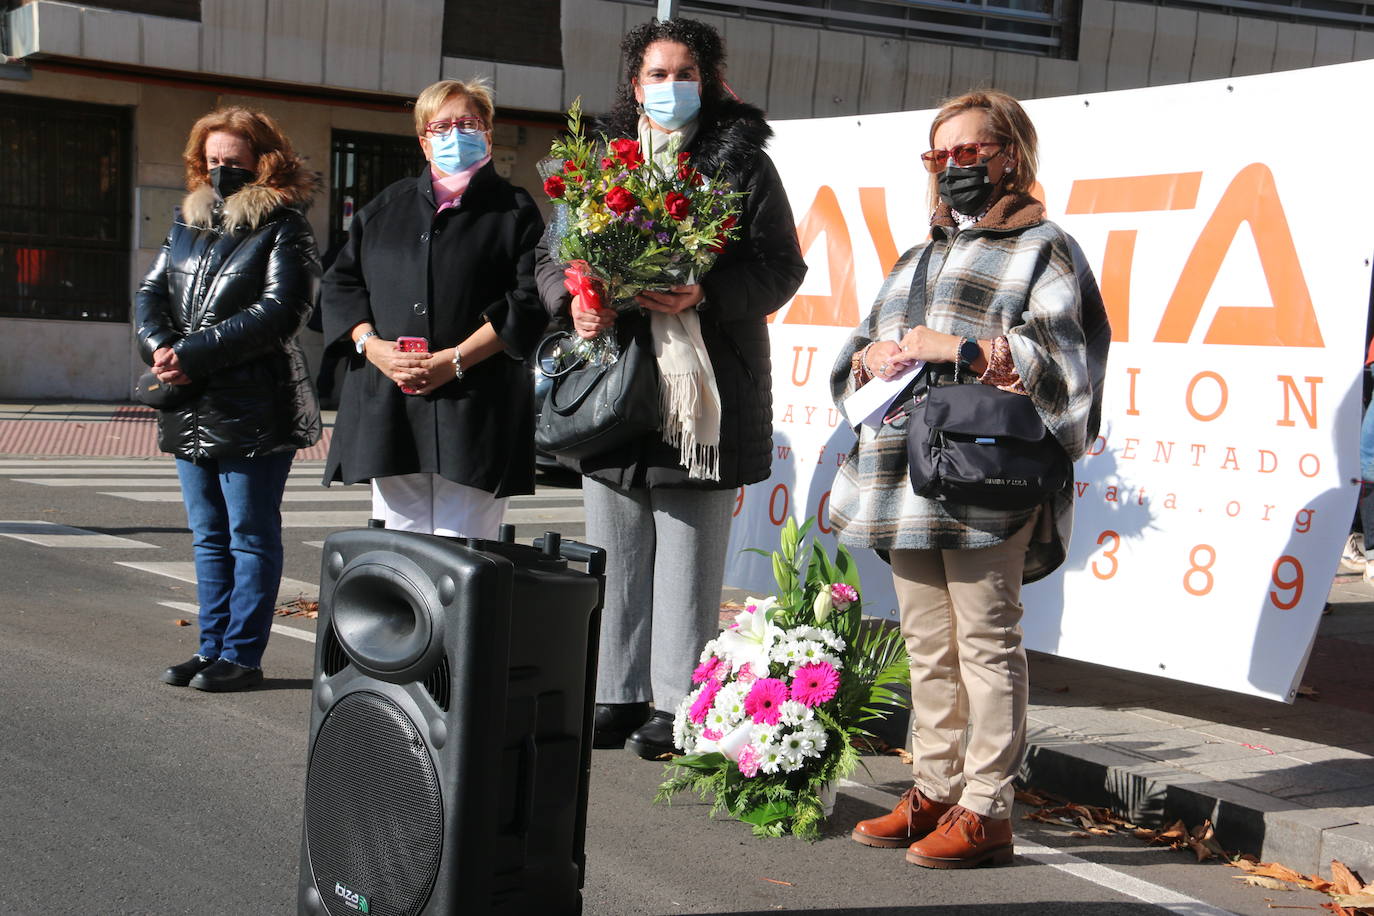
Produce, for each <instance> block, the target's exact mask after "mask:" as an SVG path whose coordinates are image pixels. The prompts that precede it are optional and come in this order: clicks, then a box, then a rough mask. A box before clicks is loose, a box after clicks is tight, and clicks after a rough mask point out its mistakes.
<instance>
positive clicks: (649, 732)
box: [625, 709, 677, 760]
mask: <svg viewBox="0 0 1374 916" xmlns="http://www.w3.org/2000/svg"><path fill="white" fill-rule="evenodd" d="M625 746H626V747H628V748H629V749H630V750H632V751H634V752H635V753H636V754H638V755H639V756H640V757H643V758H644V759H645V760H658V759H659V758H660V757H663V756H665V755H667V754H671V753H674V752H675V751H677V748H675V747H674V746H673V714H672V713H670V712H666V711H664V710H662V709H659V710H655V711H654V714H653V715H652V716H651V717H650V718H649V721H648V722H645V723H644V724H643V725H641V726H640V727H639V728H637V729H635V731H634V733H633V734H631V735H630V737H629V739H628V740H627V741H626V742H625Z"/></svg>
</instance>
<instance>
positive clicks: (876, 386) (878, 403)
mask: <svg viewBox="0 0 1374 916" xmlns="http://www.w3.org/2000/svg"><path fill="white" fill-rule="evenodd" d="M925 365H926V364H925V363H924V362H919V361H918V362H916V363H913V364H912V365H911V366H909V367H908V368H907V369H905V370H904V371H902V372H900V373H898V374H897V375H894V376H893V377H892V378H890V379H882V378H873V379H871V380H870V381H868V382H866V383H865V384H864V386H863V387H862V388H860V389H859V390H858V391H856V392H854V393H853V394H851V395H850V396H849V397H847V398H845V399H844V415H845V417H847V418H848V420H849V425H850V426H860V425H863V426H867V427H870V428H871V429H877V428H878V427H879V426H881V425H882V423H883V416H884V415H886V413H887V409H888V408H889V407H890V406H892V402H893V401H894V400H896V399H897V395H899V394H901V393H902V391H903V389H905V388H906V386H907V385H909V384H910V383H911V380H912V379H914V378H915V377H916V374H917V373H918V372H920V371H921V370H922V369H924V368H925Z"/></svg>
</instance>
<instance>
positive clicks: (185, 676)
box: [162, 655, 215, 687]
mask: <svg viewBox="0 0 1374 916" xmlns="http://www.w3.org/2000/svg"><path fill="white" fill-rule="evenodd" d="M214 662H215V660H214V659H213V658H206V657H205V656H203V655H192V656H191V657H190V658H188V659H186V661H184V662H182V663H181V664H180V665H173V666H172V667H170V668H168V669H167V670H166V671H164V672H162V683H164V684H171V685H172V686H173V687H185V686H186V685H187V684H189V683H191V678H193V677H195V676H196V675H197V674H200V673H201V672H202V671H204V670H205V669H206V668H209V667H210V666H211V665H212V664H214Z"/></svg>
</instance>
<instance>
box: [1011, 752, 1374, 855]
mask: <svg viewBox="0 0 1374 916" xmlns="http://www.w3.org/2000/svg"><path fill="white" fill-rule="evenodd" d="M1020 775H1021V780H1022V781H1023V782H1024V783H1025V784H1026V785H1029V786H1032V787H1034V788H1037V789H1043V790H1045V791H1048V792H1053V793H1054V794H1056V795H1060V796H1063V797H1065V798H1068V799H1070V800H1071V801H1073V802H1076V803H1079V804H1087V805H1096V806H1099V807H1105V808H1111V809H1112V810H1113V811H1115V812H1116V813H1117V814H1119V815H1121V816H1122V817H1125V818H1126V819H1128V820H1130V821H1133V822H1135V823H1138V824H1141V825H1142V826H1149V827H1163V826H1166V825H1167V824H1168V823H1172V822H1173V821H1175V820H1182V821H1183V823H1184V824H1186V825H1187V826H1188V827H1194V826H1196V825H1198V824H1200V823H1202V822H1203V821H1204V820H1210V821H1211V822H1212V826H1213V828H1214V829H1215V831H1216V838H1217V842H1218V843H1220V844H1221V845H1222V846H1223V847H1225V848H1226V849H1228V850H1232V851H1234V852H1240V853H1249V854H1251V855H1255V856H1259V858H1260V859H1261V861H1265V862H1280V863H1282V864H1284V865H1286V866H1288V867H1289V868H1292V869H1294V870H1295V871H1299V872H1302V873H1303V874H1309V875H1316V874H1320V875H1321V876H1323V877H1325V878H1330V877H1331V860H1332V859H1337V860H1339V861H1341V862H1343V863H1345V864H1346V865H1347V866H1349V867H1350V868H1351V869H1353V870H1355V871H1357V872H1360V873H1361V874H1363V875H1370V874H1374V827H1371V826H1369V825H1367V824H1360V823H1357V822H1355V821H1353V820H1351V819H1350V818H1348V817H1344V816H1342V815H1337V814H1334V813H1333V812H1331V811H1328V810H1325V809H1320V808H1308V807H1305V806H1303V805H1300V804H1298V803H1297V802H1292V801H1286V800H1284V799H1281V798H1276V797H1274V796H1272V795H1266V794H1264V793H1261V792H1256V791H1254V790H1253V789H1247V788H1245V787H1243V786H1236V785H1231V784H1230V783H1225V782H1217V781H1216V780H1211V779H1207V778H1206V777H1203V776H1200V775H1197V774H1195V773H1190V772H1188V771H1186V770H1182V769H1179V768H1178V767H1174V766H1169V765H1168V764H1162V763H1160V762H1159V761H1156V760H1151V759H1149V758H1145V757H1140V756H1137V755H1135V754H1131V753H1129V752H1127V751H1124V750H1121V749H1119V748H1114V747H1111V746H1109V745H1106V744H1093V743H1086V744H1085V743H1084V738H1083V736H1081V735H1074V734H1072V733H1069V732H1059V731H1056V730H1054V729H1049V728H1044V727H1039V728H1035V734H1034V735H1033V736H1032V737H1031V739H1030V742H1029V749H1028V751H1027V753H1026V760H1025V762H1024V763H1023V764H1022V767H1021V774H1020Z"/></svg>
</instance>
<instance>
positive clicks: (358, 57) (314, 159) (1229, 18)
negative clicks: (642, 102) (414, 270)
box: [0, 0, 1374, 400]
mask: <svg viewBox="0 0 1374 916" xmlns="http://www.w3.org/2000/svg"><path fill="white" fill-rule="evenodd" d="M680 12H681V14H682V15H687V16H693V17H695V18H700V19H704V20H706V21H708V22H711V23H712V24H713V25H715V26H716V27H717V28H718V29H719V30H720V31H721V33H722V34H723V35H724V36H725V38H726V43H727V47H728V49H729V65H728V72H727V78H728V81H729V83H730V86H731V88H732V89H733V90H734V91H735V92H736V93H737V94H738V95H739V96H740V97H741V98H744V99H746V100H749V101H752V102H754V103H756V104H758V105H760V106H761V107H763V108H765V109H766V110H767V111H768V113H769V116H770V117H773V118H805V117H828V116H843V115H859V114H865V113H871V112H878V111H895V110H916V109H923V108H929V107H932V106H934V105H935V104H937V103H938V102H939V100H940V99H942V98H944V97H946V96H947V95H950V94H953V93H958V92H962V91H964V90H966V89H968V88H971V87H974V86H994V87H996V88H999V89H1004V90H1006V91H1008V92H1011V93H1012V94H1014V95H1017V96H1020V97H1023V98H1043V97H1049V96H1062V95H1074V94H1078V93H1086V92H1098V91H1102V90H1109V89H1126V88H1134V87H1140V86H1152V85H1161V84H1165V83H1177V82H1187V81H1194V80H1204V79H1215V78H1225V77H1229V76H1240V75H1248V74H1254V73H1264V72H1271V71H1277V70H1287V69H1295V68H1300V67H1310V66H1316V65H1321V64H1328V63H1342V62H1346V61H1351V60H1362V59H1367V58H1374V5H1369V4H1364V3H1359V2H1351V0H1321V2H1320V3H1318V2H1315V0H1177V2H1176V0H1162V2H1158V3H1155V2H1142V0H981V2H973V0H743V2H734V3H715V2H711V3H683V4H681V7H680ZM654 13H655V6H654V5H652V4H651V3H650V2H647V0H644V2H615V0H562V2H559V0H503V2H502V3H500V4H496V3H485V2H479V0H99V2H90V3H81V4H76V3H69V2H61V0H0V51H3V53H4V56H5V60H4V62H0V397H6V398H33V399H73V398H74V399H114V400H122V399H125V398H127V397H128V394H129V390H130V384H131V382H132V380H133V379H134V378H135V377H136V376H137V375H138V373H139V372H140V371H141V369H142V366H141V364H140V363H139V361H138V359H137V356H136V355H135V349H134V342H133V328H132V325H131V323H130V312H131V293H132V291H133V289H134V288H135V287H136V286H137V284H138V281H139V280H140V279H141V278H142V276H143V274H144V273H145V272H146V271H147V269H148V267H149V265H150V264H151V263H152V260H153V258H154V256H155V255H156V252H157V249H158V248H159V246H160V245H161V243H162V239H163V237H164V236H165V234H166V232H167V228H168V226H169V224H170V222H171V217H172V212H173V208H174V207H175V206H176V205H177V203H178V202H179V201H180V199H181V196H182V194H184V193H185V191H184V186H183V177H184V175H183V167H182V163H181V155H182V150H183V147H184V144H185V138H186V134H187V131H188V130H189V128H190V126H191V124H192V123H193V122H194V121H195V120H196V118H198V117H199V116H200V115H201V114H203V113H205V112H206V111H208V110H210V109H212V108H214V107H216V106H219V105H224V104H231V103H232V104H243V105H247V106H250V107H254V108H259V109H262V110H264V111H267V112H269V113H270V114H271V115H272V116H273V117H275V118H277V119H278V121H279V122H280V123H281V124H282V126H283V128H284V129H285V131H286V132H287V134H288V135H289V136H290V137H291V139H292V142H293V143H294V144H295V146H296V148H297V150H298V151H299V152H300V153H302V154H303V155H304V156H305V157H306V158H307V160H308V161H309V162H310V163H311V165H312V166H313V167H314V168H316V169H318V170H319V171H320V173H321V175H322V178H323V190H322V192H321V195H320V197H319V198H318V199H317V201H316V204H315V206H314V207H313V209H312V211H311V213H310V217H311V222H312V224H313V225H314V228H315V231H316V234H317V237H318V238H319V241H320V247H321V250H324V249H326V248H328V247H329V246H330V244H331V242H333V241H336V240H337V239H338V238H339V237H340V236H341V235H342V234H343V233H344V232H345V231H346V228H347V224H348V220H349V219H350V218H351V216H352V213H353V211H354V210H355V209H356V208H357V207H360V206H362V205H363V204H364V203H366V201H367V200H369V199H370V198H371V197H372V196H373V195H374V194H375V193H377V192H378V191H379V190H381V188H383V187H385V186H386V185H387V184H389V183H390V182H391V181H394V180H396V179H397V178H399V177H402V176H405V175H409V174H415V172H416V170H417V169H418V166H419V163H420V161H421V160H420V158H419V149H418V144H417V143H416V138H415V133H414V129H413V124H412V121H411V116H410V112H409V108H408V103H409V101H410V100H412V99H413V98H414V97H415V95H416V93H418V92H419V90H420V89H422V88H424V87H425V86H426V85H428V84H429V83H431V82H433V81H435V80H437V79H440V78H442V77H456V78H461V79H466V78H470V77H473V76H483V77H486V78H487V79H488V80H490V82H491V84H492V85H493V88H494V89H495V93H496V103H497V123H496V125H495V129H494V144H493V145H494V151H493V152H494V158H495V160H496V162H497V166H498V169H500V171H502V173H503V174H505V175H507V176H508V177H509V178H510V179H511V180H512V181H514V182H515V183H517V184H520V185H523V186H525V187H527V188H530V189H535V188H537V186H538V179H537V177H536V171H535V165H536V163H537V162H538V160H539V159H540V158H541V157H542V156H543V154H544V153H545V151H547V150H548V147H549V143H550V141H551V140H552V139H553V137H554V135H555V133H556V132H557V131H558V129H559V127H560V126H561V124H562V121H563V116H562V113H563V111H564V110H565V109H566V107H567V105H568V104H569V103H570V102H571V101H572V100H573V98H575V97H578V96H580V97H581V98H582V100H583V106H584V108H585V109H586V110H589V111H593V112H595V111H599V110H604V109H605V108H606V107H607V106H608V105H609V104H610V101H611V99H612V97H613V94H614V91H615V87H616V83H617V79H618V76H619V72H620V69H621V62H620V57H619V50H618V45H619V41H620V38H621V36H622V35H623V34H624V32H625V30H626V29H628V28H631V27H633V26H634V25H636V24H638V23H640V22H643V21H646V20H648V19H649V18H651V17H652V16H653V15H654ZM536 196H537V197H538V196H540V195H536ZM306 344H307V350H308V352H309V353H310V354H311V356H312V357H314V356H317V355H318V353H319V351H320V348H321V344H322V342H321V341H320V339H319V335H318V334H314V335H311V334H309V333H307V338H306Z"/></svg>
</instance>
